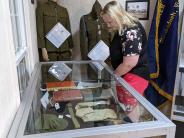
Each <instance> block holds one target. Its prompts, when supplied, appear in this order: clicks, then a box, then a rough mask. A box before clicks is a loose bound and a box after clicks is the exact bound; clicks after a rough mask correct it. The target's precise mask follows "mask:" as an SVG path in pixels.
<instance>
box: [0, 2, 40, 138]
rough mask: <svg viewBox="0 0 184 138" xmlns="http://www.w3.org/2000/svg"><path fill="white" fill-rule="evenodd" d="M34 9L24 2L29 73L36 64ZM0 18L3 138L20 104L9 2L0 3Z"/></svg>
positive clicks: (0, 120) (0, 123)
mask: <svg viewBox="0 0 184 138" xmlns="http://www.w3.org/2000/svg"><path fill="white" fill-rule="evenodd" d="M35 7H36V5H32V4H30V1H29V2H28V1H27V2H25V9H26V10H25V11H26V12H25V17H26V32H27V38H28V47H29V54H28V56H29V59H30V71H32V70H33V68H34V65H35V64H36V63H37V62H38V53H37V40H36V25H35V23H36V21H35ZM0 18H1V22H0V30H1V31H0V138H5V137H6V135H7V133H8V131H9V128H10V126H11V123H12V121H13V119H14V116H15V114H16V111H17V109H18V107H19V104H20V99H19V90H18V80H17V70H16V61H15V51H14V45H13V38H12V32H11V19H10V12H9V1H2V0H1V1H0ZM30 74H31V73H30Z"/></svg>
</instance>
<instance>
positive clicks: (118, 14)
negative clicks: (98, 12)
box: [102, 1, 138, 33]
mask: <svg viewBox="0 0 184 138" xmlns="http://www.w3.org/2000/svg"><path fill="white" fill-rule="evenodd" d="M103 14H108V15H110V16H111V17H112V18H113V19H115V20H116V22H117V23H118V26H119V33H121V31H122V29H123V28H125V27H134V26H136V22H138V19H137V18H135V17H133V16H132V15H130V14H129V13H128V12H126V11H125V10H124V9H123V7H122V6H121V4H120V3H119V2H117V1H111V2H109V3H107V4H106V5H105V7H104V8H103V10H102V15H103Z"/></svg>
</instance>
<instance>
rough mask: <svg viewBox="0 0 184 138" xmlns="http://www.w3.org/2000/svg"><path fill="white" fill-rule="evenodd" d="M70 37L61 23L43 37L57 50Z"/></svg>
mask: <svg viewBox="0 0 184 138" xmlns="http://www.w3.org/2000/svg"><path fill="white" fill-rule="evenodd" d="M69 36H70V32H68V31H67V30H66V29H65V27H64V26H63V25H62V24H61V23H57V24H56V25H55V26H54V27H53V28H52V29H51V30H50V31H49V32H48V33H47V35H46V36H45V37H46V38H47V39H48V40H49V41H50V42H51V43H52V44H53V45H54V46H55V47H57V48H59V47H60V46H61V45H62V44H63V42H64V41H65V40H66V39H67V38H68V37H69Z"/></svg>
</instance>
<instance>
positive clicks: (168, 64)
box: [145, 0, 179, 106]
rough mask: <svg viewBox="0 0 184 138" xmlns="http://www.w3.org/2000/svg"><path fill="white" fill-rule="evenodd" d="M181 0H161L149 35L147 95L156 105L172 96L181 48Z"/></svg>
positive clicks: (156, 8) (158, 2) (157, 5)
mask: <svg viewBox="0 0 184 138" xmlns="http://www.w3.org/2000/svg"><path fill="white" fill-rule="evenodd" d="M178 18H179V2H178V0H158V1H157V4H156V7H155V11H154V16H153V20H152V24H151V28H150V33H149V37H148V58H149V67H150V78H151V79H150V84H149V87H148V89H147V90H146V91H145V96H146V98H147V99H148V100H149V101H150V102H151V103H152V104H154V105H155V106H158V105H160V104H162V103H163V102H164V101H165V100H167V99H168V100H172V95H173V91H174V82H175V74H176V67H177V55H178V53H177V49H178V37H177V36H178Z"/></svg>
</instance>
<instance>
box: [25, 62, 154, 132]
mask: <svg viewBox="0 0 184 138" xmlns="http://www.w3.org/2000/svg"><path fill="white" fill-rule="evenodd" d="M94 63H97V62H88V63H81V64H79V63H75V62H74V63H72V62H69V63H64V64H63V62H62V67H61V66H59V65H60V62H54V63H47V64H42V66H41V68H40V73H39V75H38V76H37V77H38V79H35V80H36V81H37V82H36V84H37V85H36V86H35V88H34V89H33V91H34V92H35V93H34V98H33V101H32V105H31V108H30V111H29V117H28V119H27V123H26V129H25V131H24V134H25V135H30V134H37V133H45V132H55V131H66V130H73V129H84V128H92V127H102V126H110V125H121V124H127V123H136V122H145V121H155V120H156V119H155V118H154V117H153V116H152V115H151V114H150V113H149V112H148V111H147V110H146V109H145V108H144V107H143V106H142V105H141V104H140V103H139V102H138V101H137V100H136V99H135V98H134V97H133V96H132V95H131V94H130V93H129V92H128V90H126V89H125V88H124V87H123V86H122V85H121V84H120V83H119V82H118V81H117V80H116V79H115V77H114V75H113V74H111V73H110V71H109V69H110V67H108V66H102V65H101V64H100V65H101V66H102V67H103V69H102V70H101V68H100V69H99V68H98V66H99V65H95V64H94ZM63 65H64V66H65V67H66V68H65V67H63ZM53 67H56V68H54V70H51V69H53ZM65 69H66V70H65ZM110 70H111V69H110ZM53 73H55V74H53ZM62 75H63V76H62ZM58 76H60V77H61V78H59V77H58ZM122 92H123V93H124V94H122V95H123V96H124V97H121V98H124V101H125V103H122V102H119V98H120V96H122V95H121V94H118V93H122ZM126 102H127V103H129V104H127V103H126Z"/></svg>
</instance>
